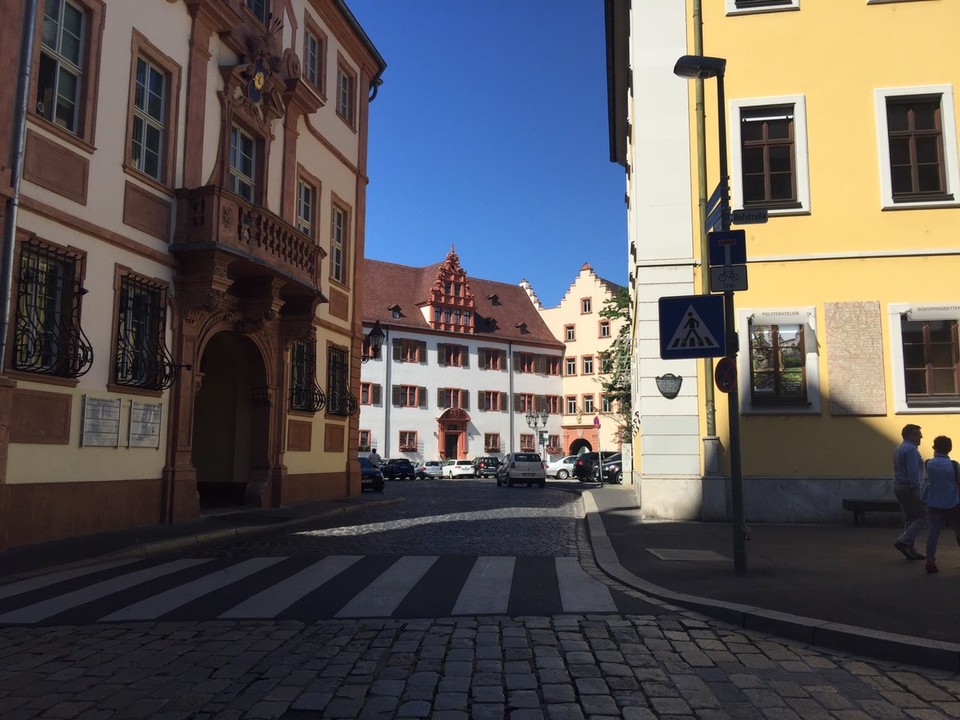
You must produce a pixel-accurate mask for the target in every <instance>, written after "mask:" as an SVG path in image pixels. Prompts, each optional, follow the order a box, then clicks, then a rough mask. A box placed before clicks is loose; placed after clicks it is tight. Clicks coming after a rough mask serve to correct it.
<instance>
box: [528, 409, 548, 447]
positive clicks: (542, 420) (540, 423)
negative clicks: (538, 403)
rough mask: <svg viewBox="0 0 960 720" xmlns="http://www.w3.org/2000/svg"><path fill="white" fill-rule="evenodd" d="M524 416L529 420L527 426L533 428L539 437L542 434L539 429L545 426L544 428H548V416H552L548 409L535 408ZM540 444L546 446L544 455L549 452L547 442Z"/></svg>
mask: <svg viewBox="0 0 960 720" xmlns="http://www.w3.org/2000/svg"><path fill="white" fill-rule="evenodd" d="M524 417H525V418H526V420H527V426H528V427H529V428H530V429H531V430H533V432H534V434H536V435H537V436H538V439H539V436H540V433H539V430H540V428H543V429H544V430H546V428H547V418H549V417H550V413H548V412H547V411H546V410H542V411H541V412H536V411H535V410H531V411H530V412H528V413H527V414H526V415H525V416H524ZM538 445H543V448H544V451H543V455H546V454H547V451H546V446H547V444H546V442H542V443H538Z"/></svg>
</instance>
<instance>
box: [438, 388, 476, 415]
mask: <svg viewBox="0 0 960 720" xmlns="http://www.w3.org/2000/svg"><path fill="white" fill-rule="evenodd" d="M437 407H439V408H463V409H464V410H469V409H470V391H469V390H461V389H460V388H437Z"/></svg>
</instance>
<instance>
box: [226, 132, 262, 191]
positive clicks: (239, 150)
mask: <svg viewBox="0 0 960 720" xmlns="http://www.w3.org/2000/svg"><path fill="white" fill-rule="evenodd" d="M256 153H257V142H256V140H254V139H253V136H251V135H250V134H248V133H246V132H244V131H243V130H241V129H240V128H239V127H237V126H236V125H234V126H233V127H232V128H231V129H230V175H229V178H228V181H227V187H228V189H229V190H230V192H232V193H236V194H237V195H239V196H240V197H242V198H243V199H244V200H246V201H247V202H249V203H252V202H254V199H255V193H254V190H255V188H256V170H257V155H256Z"/></svg>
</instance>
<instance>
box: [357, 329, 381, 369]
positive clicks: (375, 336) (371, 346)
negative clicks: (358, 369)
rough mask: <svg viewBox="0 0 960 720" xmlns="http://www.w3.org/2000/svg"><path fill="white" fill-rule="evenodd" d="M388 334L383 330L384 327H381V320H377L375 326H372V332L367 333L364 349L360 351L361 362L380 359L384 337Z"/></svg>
mask: <svg viewBox="0 0 960 720" xmlns="http://www.w3.org/2000/svg"><path fill="white" fill-rule="evenodd" d="M385 337H386V335H385V334H384V332H383V328H381V327H380V321H379V320H377V321H376V322H375V323H374V324H373V327H372V328H370V332H368V333H367V337H366V339H365V340H364V342H363V351H362V352H361V353H360V362H362V363H365V362H369V361H370V360H379V359H380V348H382V347H383V339H384V338H385Z"/></svg>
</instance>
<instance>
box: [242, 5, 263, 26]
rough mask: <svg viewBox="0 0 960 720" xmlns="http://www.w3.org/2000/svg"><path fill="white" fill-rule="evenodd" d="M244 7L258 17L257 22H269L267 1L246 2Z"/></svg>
mask: <svg viewBox="0 0 960 720" xmlns="http://www.w3.org/2000/svg"><path fill="white" fill-rule="evenodd" d="M244 5H246V6H247V8H248V9H249V10H250V12H252V13H253V14H254V15H256V16H257V20H259V21H260V22H262V23H264V24H266V22H267V0H244Z"/></svg>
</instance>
